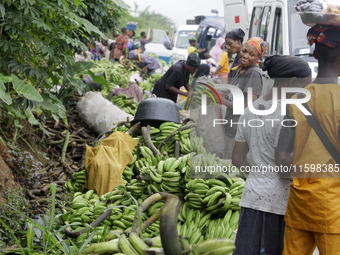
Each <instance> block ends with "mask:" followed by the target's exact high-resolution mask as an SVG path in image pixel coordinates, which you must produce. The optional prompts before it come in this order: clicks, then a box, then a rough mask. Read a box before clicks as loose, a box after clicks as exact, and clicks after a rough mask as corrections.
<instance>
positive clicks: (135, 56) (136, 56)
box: [129, 50, 140, 62]
mask: <svg viewBox="0 0 340 255" xmlns="http://www.w3.org/2000/svg"><path fill="white" fill-rule="evenodd" d="M129 58H130V59H137V62H139V61H140V55H139V53H138V51H137V50H132V51H130V53H129Z"/></svg>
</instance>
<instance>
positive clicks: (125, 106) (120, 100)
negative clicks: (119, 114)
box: [111, 94, 139, 115]
mask: <svg viewBox="0 0 340 255" xmlns="http://www.w3.org/2000/svg"><path fill="white" fill-rule="evenodd" d="M111 102H112V103H114V104H115V105H117V106H118V107H119V108H120V109H122V110H124V111H125V112H127V113H129V114H131V115H136V111H137V108H138V105H139V103H137V102H135V100H134V99H133V98H132V97H127V96H126V95H124V94H121V95H118V96H115V97H113V98H112V99H111Z"/></svg>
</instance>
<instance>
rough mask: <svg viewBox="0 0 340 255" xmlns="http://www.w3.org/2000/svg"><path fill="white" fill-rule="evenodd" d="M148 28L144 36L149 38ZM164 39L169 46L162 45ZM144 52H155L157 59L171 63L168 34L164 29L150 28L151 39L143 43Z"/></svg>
mask: <svg viewBox="0 0 340 255" xmlns="http://www.w3.org/2000/svg"><path fill="white" fill-rule="evenodd" d="M149 36H150V30H149V32H148V35H147V37H146V38H149ZM164 41H168V42H169V46H170V48H166V47H165V46H164ZM145 53H154V54H157V56H158V57H159V59H162V60H164V61H165V62H166V63H167V64H169V65H170V64H171V57H172V49H171V44H170V40H169V37H168V35H167V34H166V32H165V31H164V30H160V29H152V40H151V41H150V42H149V43H147V44H145Z"/></svg>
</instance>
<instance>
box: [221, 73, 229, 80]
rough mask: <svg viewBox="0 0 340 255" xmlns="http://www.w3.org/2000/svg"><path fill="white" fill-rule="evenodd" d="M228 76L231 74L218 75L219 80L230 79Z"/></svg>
mask: <svg viewBox="0 0 340 255" xmlns="http://www.w3.org/2000/svg"><path fill="white" fill-rule="evenodd" d="M228 74H229V73H219V74H218V78H220V79H227V78H228Z"/></svg>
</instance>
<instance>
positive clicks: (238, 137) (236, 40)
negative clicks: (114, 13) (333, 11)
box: [89, 25, 340, 255]
mask: <svg viewBox="0 0 340 255" xmlns="http://www.w3.org/2000/svg"><path fill="white" fill-rule="evenodd" d="M127 36H128V37H129V38H127ZM244 36H245V33H244V31H242V29H234V30H232V31H229V32H228V33H227V34H226V35H225V37H224V38H218V39H217V40H216V43H215V45H214V46H213V47H212V49H211V50H210V51H209V52H207V51H206V49H201V48H199V49H197V48H196V47H195V46H196V39H195V38H190V39H189V42H190V46H189V47H188V58H187V59H186V60H181V61H179V62H177V63H176V64H174V65H172V66H171V67H170V68H169V69H168V71H167V72H166V73H165V74H164V76H163V77H162V78H161V79H160V80H158V81H157V82H156V83H155V85H154V88H153V91H152V93H153V94H154V95H155V96H156V97H161V98H167V99H170V100H172V101H173V102H174V103H176V102H177V98H178V95H182V96H186V97H188V96H190V95H191V93H192V92H191V91H192V87H191V86H190V84H189V77H190V75H193V74H194V78H197V77H200V76H209V75H210V76H211V77H213V78H219V79H222V80H223V81H224V83H226V84H231V85H234V86H237V87H238V88H239V89H240V90H241V91H242V92H243V94H244V99H245V100H244V108H245V113H244V115H234V114H233V95H232V93H231V92H230V91H227V92H219V96H220V98H221V101H222V104H223V105H225V106H226V107H227V110H226V116H225V119H226V120H227V124H225V136H226V139H227V140H226V141H227V142H226V146H225V151H224V156H225V158H226V159H231V160H232V163H233V164H234V165H235V166H236V167H238V168H239V169H240V168H242V167H249V166H257V167H259V169H261V166H269V165H270V166H288V167H289V169H292V167H291V166H302V169H304V168H305V167H306V165H320V169H321V168H322V169H326V170H327V167H331V166H332V169H336V166H338V167H337V169H339V163H340V154H339V152H338V151H339V150H340V139H339V138H340V128H339V126H340V125H339V124H340V104H339V100H338V98H339V97H340V87H339V84H338V83H337V82H338V77H339V76H340V28H339V27H334V26H325V25H323V26H321V25H316V26H314V27H312V28H311V29H310V30H309V32H308V35H307V36H306V43H307V42H308V43H309V44H310V45H313V44H315V51H314V57H315V58H316V59H317V61H318V75H317V77H316V79H315V80H314V81H313V82H312V78H311V69H310V67H309V65H308V64H307V62H305V61H304V60H303V59H302V58H299V57H295V56H283V55H273V56H267V57H266V58H265V59H264V61H263V68H262V69H261V68H260V67H259V61H260V60H261V59H263V57H264V55H265V53H266V51H267V43H266V42H265V41H263V40H262V39H261V38H260V37H253V38H250V39H248V40H247V41H246V42H244V40H243V39H244ZM150 40H152V31H151V33H150V36H149V38H146V34H145V33H144V32H142V33H141V41H140V43H139V42H138V41H136V40H135V39H134V33H132V32H128V31H127V30H126V28H123V29H122V34H121V35H120V36H119V37H118V38H117V40H116V42H115V44H114V45H113V47H112V48H113V59H114V61H119V59H120V58H121V57H122V56H123V57H129V58H130V59H133V60H136V61H137V63H138V67H139V68H141V71H142V73H145V72H148V73H150V74H153V73H154V72H155V70H156V69H158V68H161V64H160V63H159V61H158V60H157V59H156V58H154V57H151V56H148V55H147V54H145V53H144V51H145V45H146V44H147V43H149V42H150ZM129 43H130V48H128V44H129ZM89 47H90V48H91V50H93V52H95V54H94V58H96V59H97V58H98V52H100V49H101V46H100V45H97V44H96V43H94V42H93V41H91V43H89ZM127 48H128V49H129V53H128V54H127V52H128V51H125V50H126V49H127ZM201 53H205V54H207V56H208V57H209V58H212V59H213V60H214V62H215V63H216V70H215V71H214V72H210V66H209V65H207V64H201V59H200V57H199V55H200V54H201ZM235 54H236V55H235ZM230 55H234V56H235V58H234V60H233V62H232V64H231V65H230V66H229V56H230ZM263 71H267V73H268V75H269V77H270V78H271V79H273V80H274V85H273V88H272V89H271V91H270V92H269V93H268V94H266V95H261V94H262V88H263ZM181 87H184V88H185V89H186V91H183V90H181ZM249 88H251V89H252V90H251V91H252V94H251V95H248V94H247V93H248V91H249V90H248V89H249ZM281 88H304V89H306V90H308V91H309V92H310V94H311V99H310V100H309V101H308V103H307V106H308V107H309V108H310V109H311V110H310V111H311V113H312V115H313V117H315V119H316V122H317V123H319V129H321V130H323V131H324V133H325V134H326V137H328V139H329V140H330V141H325V138H322V137H321V136H320V134H319V131H317V130H316V127H315V126H314V124H313V126H311V125H312V124H311V123H312V122H311V120H310V119H309V118H308V116H305V113H303V112H302V111H301V110H300V108H298V107H297V106H296V105H289V106H288V108H287V114H286V116H283V115H282V114H281V96H283V95H281ZM274 90H275V91H278V94H277V98H275V100H276V103H277V105H276V110H275V111H274V112H273V113H271V114H270V115H268V116H266V115H263V116H262V115H257V114H254V113H253V112H252V111H251V110H250V109H249V107H248V103H249V102H252V108H253V109H257V110H268V109H271V108H272V106H273V91H274ZM338 94H339V97H338ZM248 97H249V98H250V99H248ZM285 97H286V98H290V97H291V98H294V99H297V98H299V97H298V95H294V93H291V94H286V95H285ZM266 119H275V120H277V122H276V123H275V124H273V122H271V121H265V120H266ZM250 120H259V121H263V123H264V125H262V126H260V127H251V126H247V125H231V123H248V121H250ZM282 121H288V122H291V123H298V124H297V125H287V126H284V125H281V123H282ZM314 122H315V120H314ZM326 140H327V138H326ZM327 142H328V145H327ZM329 143H331V145H332V146H333V152H332V151H331V150H332V149H329V147H330V145H329ZM334 150H335V151H336V152H334ZM334 155H335V156H334ZM247 174H248V177H247V180H246V184H245V188H244V192H243V194H242V199H241V202H240V206H241V214H240V220H239V225H238V232H237V237H236V241H235V242H236V251H235V252H234V253H233V254H235V255H245V254H247V255H249V254H252V255H257V254H259V255H260V254H261V255H262V254H263V255H264V254H270V255H276V254H277V255H279V254H284V255H292V254H296V255H301V254H302V255H303V254H306V255H308V254H312V253H313V251H314V249H315V247H316V246H317V247H318V249H319V252H320V254H321V255H325V254H327V255H328V254H332V255H333V254H340V249H339V248H338V241H340V217H338V216H339V215H340V210H339V209H340V203H338V200H339V196H338V194H339V193H338V191H339V192H340V179H339V178H337V177H338V176H336V175H329V176H326V177H327V178H321V177H320V176H318V173H315V174H313V175H305V174H304V173H302V174H301V173H300V175H298V176H297V175H296V173H294V172H293V173H281V172H279V173H277V172H263V171H258V172H248V173H247ZM330 177H331V178H330Z"/></svg>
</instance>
